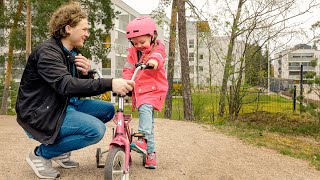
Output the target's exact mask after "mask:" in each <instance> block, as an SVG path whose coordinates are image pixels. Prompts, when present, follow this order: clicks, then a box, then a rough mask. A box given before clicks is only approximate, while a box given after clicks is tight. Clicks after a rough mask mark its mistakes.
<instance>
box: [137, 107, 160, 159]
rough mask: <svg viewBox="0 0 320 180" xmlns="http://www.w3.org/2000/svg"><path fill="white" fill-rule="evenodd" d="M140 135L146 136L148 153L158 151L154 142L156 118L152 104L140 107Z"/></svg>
mask: <svg viewBox="0 0 320 180" xmlns="http://www.w3.org/2000/svg"><path fill="white" fill-rule="evenodd" d="M138 110H139V128H138V131H139V133H144V134H145V139H146V140H147V152H148V153H152V152H155V151H156V148H155V141H154V116H153V106H151V105H150V104H142V105H141V106H140V107H139V109H138Z"/></svg>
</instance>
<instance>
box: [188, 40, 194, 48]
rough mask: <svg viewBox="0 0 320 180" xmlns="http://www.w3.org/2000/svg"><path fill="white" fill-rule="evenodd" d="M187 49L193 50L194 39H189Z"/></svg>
mask: <svg viewBox="0 0 320 180" xmlns="http://www.w3.org/2000/svg"><path fill="white" fill-rule="evenodd" d="M189 48H194V39H189Z"/></svg>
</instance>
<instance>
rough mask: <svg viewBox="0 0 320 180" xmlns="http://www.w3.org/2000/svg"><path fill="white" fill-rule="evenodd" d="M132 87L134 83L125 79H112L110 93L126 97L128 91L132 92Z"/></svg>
mask: <svg viewBox="0 0 320 180" xmlns="http://www.w3.org/2000/svg"><path fill="white" fill-rule="evenodd" d="M133 87H134V81H132V80H125V79H120V78H119V79H112V92H114V93H116V94H121V95H123V96H124V95H126V94H127V93H128V92H129V91H132V90H133Z"/></svg>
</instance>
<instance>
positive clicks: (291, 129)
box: [214, 112, 320, 170]
mask: <svg viewBox="0 0 320 180" xmlns="http://www.w3.org/2000/svg"><path fill="white" fill-rule="evenodd" d="M214 125H215V126H216V127H218V129H220V130H221V131H222V132H224V133H226V134H229V135H232V136H236V137H238V138H240V139H242V140H243V141H244V142H247V143H250V144H254V145H256V146H263V147H267V148H270V149H274V150H277V151H278V152H279V153H281V154H284V155H287V156H291V157H295V158H300V159H304V160H307V161H309V162H310V164H311V165H313V166H314V167H315V168H316V169H317V170H320V146H319V144H320V131H319V129H320V124H319V123H318V122H317V121H316V120H315V119H314V117H312V116H310V115H308V114H304V115H299V114H293V113H292V114H289V113H270V112H259V113H251V114H243V115H240V116H239V118H238V119H237V120H236V121H232V122H230V121H225V122H224V123H221V122H219V123H217V124H216V123H215V124H214Z"/></svg>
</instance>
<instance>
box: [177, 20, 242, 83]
mask: <svg viewBox="0 0 320 180" xmlns="http://www.w3.org/2000/svg"><path fill="white" fill-rule="evenodd" d="M186 27H187V42H186V43H187V45H188V60H189V67H190V80H191V83H192V84H193V85H194V86H208V85H210V79H211V85H214V86H220V85H221V84H222V79H223V72H224V64H225V57H226V55H227V51H228V44H229V39H230V38H229V37H228V36H213V35H212V34H211V30H210V27H209V24H208V22H207V21H187V24H186ZM209 47H211V48H209ZM243 51H244V42H243V41H239V40H236V41H235V45H234V50H233V60H232V62H233V64H234V65H235V68H234V70H236V69H237V68H238V67H239V65H240V63H238V62H239V61H240V57H241V55H242V53H243ZM176 57H178V58H177V59H179V53H178V54H177V55H176ZM235 76H237V75H236V74H235ZM174 82H176V83H180V82H181V63H180V61H179V60H178V61H175V72H174ZM230 83H231V82H229V84H230Z"/></svg>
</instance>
